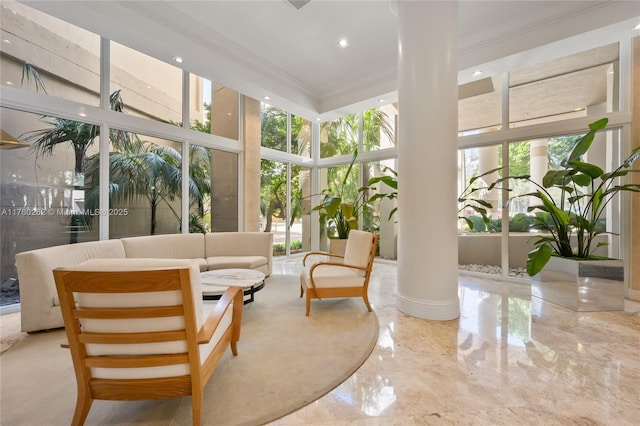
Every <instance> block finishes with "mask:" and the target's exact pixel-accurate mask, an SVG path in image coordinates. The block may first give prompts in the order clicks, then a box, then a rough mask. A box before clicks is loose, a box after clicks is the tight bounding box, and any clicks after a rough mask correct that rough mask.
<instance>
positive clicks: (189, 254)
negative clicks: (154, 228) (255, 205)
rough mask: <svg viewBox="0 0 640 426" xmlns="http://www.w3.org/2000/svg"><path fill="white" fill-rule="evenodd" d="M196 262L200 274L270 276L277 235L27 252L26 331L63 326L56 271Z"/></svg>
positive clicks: (21, 273) (21, 258)
mask: <svg viewBox="0 0 640 426" xmlns="http://www.w3.org/2000/svg"><path fill="white" fill-rule="evenodd" d="M105 258H106V259H113V258H116V259H118V258H122V259H125V258H145V259H196V260H197V261H198V265H199V267H200V271H201V272H203V271H208V270H213V269H226V268H247V269H256V270H258V271H261V272H263V273H264V274H265V275H266V276H269V275H271V268H272V264H273V234H271V233H269V232H214V233H208V234H169V235H152V236H144V237H129V238H122V239H114V240H105V241H92V242H87V243H79V244H70V245H64V246H55V247H48V248H43V249H38V250H31V251H26V252H23V253H18V254H17V255H16V266H17V269H18V280H19V282H20V311H21V320H22V331H26V332H33V331H39V330H49V329H52V328H59V327H63V326H64V322H63V320H62V314H61V312H60V305H59V302H58V295H57V292H56V285H55V282H54V280H53V273H52V271H53V269H55V268H58V267H74V266H79V265H81V264H82V263H83V262H86V261H87V260H90V259H105Z"/></svg>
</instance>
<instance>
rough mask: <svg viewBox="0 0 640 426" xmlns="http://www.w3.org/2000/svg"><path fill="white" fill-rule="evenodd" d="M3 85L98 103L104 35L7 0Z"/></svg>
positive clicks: (4, 8)
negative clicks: (101, 50)
mask: <svg viewBox="0 0 640 426" xmlns="http://www.w3.org/2000/svg"><path fill="white" fill-rule="evenodd" d="M0 13H1V14H2V15H1V17H0V19H2V49H1V50H0V55H1V59H2V60H1V61H0V75H2V85H6V86H11V87H16V88H22V89H24V90H31V91H37V92H41V93H46V94H48V95H49V96H54V97H57V98H63V99H68V100H73V101H78V102H83V103H86V104H89V105H97V104H98V103H99V98H98V95H97V94H98V93H100V37H98V36H97V35H96V34H92V33H90V32H88V31H85V30H83V29H81V28H79V27H76V26H74V25H71V24H68V23H66V22H64V21H61V20H59V19H57V18H54V17H52V16H49V15H47V14H44V13H42V12H40V11H38V10H35V9H32V8H31V7H29V6H25V5H24V4H21V3H18V2H14V1H3V2H2V7H1V8H0Z"/></svg>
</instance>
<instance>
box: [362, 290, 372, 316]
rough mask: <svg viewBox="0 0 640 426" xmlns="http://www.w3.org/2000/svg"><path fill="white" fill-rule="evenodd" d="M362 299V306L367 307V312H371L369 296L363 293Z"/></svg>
mask: <svg viewBox="0 0 640 426" xmlns="http://www.w3.org/2000/svg"><path fill="white" fill-rule="evenodd" d="M362 299H364V304H365V306H366V307H367V310H368V311H369V312H371V305H370V304H369V296H367V294H366V293H365V294H363V295H362Z"/></svg>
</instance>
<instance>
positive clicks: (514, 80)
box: [509, 43, 619, 127]
mask: <svg viewBox="0 0 640 426" xmlns="http://www.w3.org/2000/svg"><path fill="white" fill-rule="evenodd" d="M618 51H619V46H618V43H614V44H610V45H607V46H603V47H599V48H596V49H591V50H588V51H585V52H580V53H577V54H574V55H570V56H567V57H564V58H560V59H555V60H553V61H549V62H545V63H541V64H536V65H534V66H531V67H527V68H521V69H516V70H513V71H511V72H510V73H509V118H510V125H509V126H510V127H521V126H524V125H531V124H536V123H540V122H548V121H559V120H565V119H568V118H574V117H583V116H586V115H592V114H602V113H606V112H612V111H617V110H618V84H617V81H618Z"/></svg>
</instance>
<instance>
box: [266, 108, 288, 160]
mask: <svg viewBox="0 0 640 426" xmlns="http://www.w3.org/2000/svg"><path fill="white" fill-rule="evenodd" d="M260 116H261V120H260V128H261V131H262V135H261V141H262V143H261V144H262V146H264V147H266V148H271V149H276V150H278V151H284V152H287V113H286V112H285V111H283V110H281V109H280V108H276V107H274V106H271V105H269V104H265V103H264V102H261V103H260Z"/></svg>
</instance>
